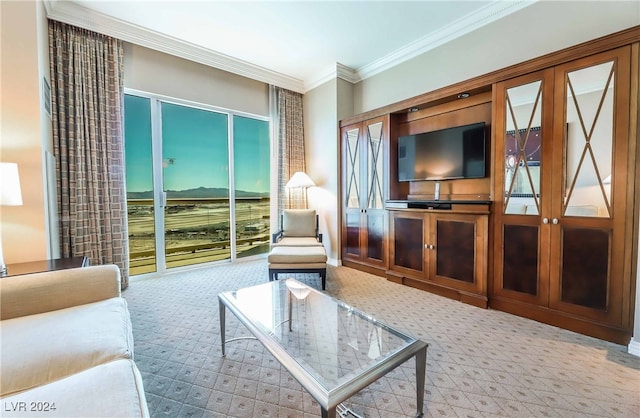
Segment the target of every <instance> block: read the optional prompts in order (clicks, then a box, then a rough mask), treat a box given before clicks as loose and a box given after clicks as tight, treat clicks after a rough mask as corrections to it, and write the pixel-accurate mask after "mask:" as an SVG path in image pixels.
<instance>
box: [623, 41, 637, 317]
mask: <svg viewBox="0 0 640 418" xmlns="http://www.w3.org/2000/svg"><path fill="white" fill-rule="evenodd" d="M629 101H630V103H629V107H630V109H629V159H630V160H631V161H630V167H631V168H632V169H631V170H629V176H627V179H633V180H634V181H629V182H628V183H629V184H628V185H627V202H626V204H627V205H628V206H627V207H628V208H629V209H628V212H629V214H628V216H629V217H630V219H628V225H632V227H631V234H630V235H631V236H630V237H628V239H629V240H630V242H629V241H627V242H628V243H629V244H628V245H627V246H626V247H625V257H624V264H625V266H626V267H625V272H624V275H625V277H628V278H629V280H631V282H632V283H631V284H630V285H629V286H627V285H626V283H625V287H626V288H629V289H630V294H631V295H636V294H637V288H638V285H639V283H638V281H637V278H638V274H640V271H638V263H637V262H636V263H633V260H638V257H639V256H640V249H639V248H638V239H639V238H640V236H639V235H640V225H639V224H640V216H639V215H638V214H639V212H640V181H638V179H640V129H638V123H640V43H635V44H633V45H631V82H630V91H629ZM632 161H635V170H634V169H633V167H634V165H633V164H631V162H632ZM627 268H628V269H629V270H628V271H627ZM629 299H630V300H629V303H630V306H629V308H628V316H627V318H625V319H626V321H628V322H627V323H628V324H630V328H631V329H633V326H634V325H633V324H634V314H635V311H636V309H638V308H640V307H637V306H635V301H636V298H634V297H630V298H629ZM637 327H638V326H637V324H636V329H637Z"/></svg>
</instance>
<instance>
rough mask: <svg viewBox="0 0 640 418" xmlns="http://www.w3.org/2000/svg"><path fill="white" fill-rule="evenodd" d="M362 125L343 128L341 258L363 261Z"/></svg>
mask: <svg viewBox="0 0 640 418" xmlns="http://www.w3.org/2000/svg"><path fill="white" fill-rule="evenodd" d="M361 131H362V126H361V124H357V125H353V126H346V127H344V128H342V131H341V136H342V173H343V178H342V204H343V215H342V218H343V219H342V257H343V258H345V259H351V260H355V261H359V260H360V259H361V258H362V252H361V250H362V217H363V209H362V208H363V203H362V193H361V190H362V164H361V159H362V152H361V145H362V141H361V139H360V136H361Z"/></svg>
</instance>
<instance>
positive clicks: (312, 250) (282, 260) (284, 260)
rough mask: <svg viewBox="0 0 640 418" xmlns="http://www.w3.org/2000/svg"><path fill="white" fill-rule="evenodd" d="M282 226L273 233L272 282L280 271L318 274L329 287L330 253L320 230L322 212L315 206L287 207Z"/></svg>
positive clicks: (270, 259) (269, 258)
mask: <svg viewBox="0 0 640 418" xmlns="http://www.w3.org/2000/svg"><path fill="white" fill-rule="evenodd" d="M281 225H282V228H281V229H280V230H279V231H278V232H276V233H275V234H273V236H272V241H271V252H270V253H269V257H268V260H269V281H273V280H276V279H277V278H278V274H279V273H292V272H299V273H318V274H319V275H320V278H321V279H322V290H324V289H325V287H326V275H327V253H326V252H325V250H324V245H323V244H322V234H321V233H319V232H318V215H317V214H316V211H315V210H313V209H287V210H285V211H284V212H283V214H282V216H281Z"/></svg>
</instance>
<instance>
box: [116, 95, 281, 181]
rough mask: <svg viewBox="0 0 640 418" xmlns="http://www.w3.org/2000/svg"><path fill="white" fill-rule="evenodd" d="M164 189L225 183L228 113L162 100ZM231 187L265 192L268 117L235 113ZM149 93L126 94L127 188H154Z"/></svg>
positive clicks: (268, 158)
mask: <svg viewBox="0 0 640 418" xmlns="http://www.w3.org/2000/svg"><path fill="white" fill-rule="evenodd" d="M161 113H162V122H161V125H162V166H163V181H164V189H165V190H188V189H196V188H199V187H206V188H227V187H228V182H229V160H228V159H229V157H228V155H229V150H228V141H227V132H228V128H229V126H228V125H229V120H228V119H229V118H228V116H227V114H224V113H216V112H212V111H208V110H203V109H196V108H192V107H187V106H181V105H176V104H172V103H164V102H163V103H161ZM232 122H233V132H234V138H233V147H234V149H233V151H234V171H235V173H236V174H235V187H236V189H237V190H244V191H250V192H256V193H264V192H269V179H270V174H269V162H270V150H269V122H267V121H263V120H257V119H251V118H247V117H241V116H237V115H234V116H233V119H232ZM151 131H152V127H151V110H150V99H148V98H143V97H137V96H132V95H125V158H126V165H127V191H128V192H143V191H149V190H152V189H153V186H152V185H153V179H152V145H151Z"/></svg>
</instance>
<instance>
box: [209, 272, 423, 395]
mask: <svg viewBox="0 0 640 418" xmlns="http://www.w3.org/2000/svg"><path fill="white" fill-rule="evenodd" d="M219 297H220V298H221V299H223V300H224V302H225V305H227V307H228V308H229V309H231V310H232V311H234V313H235V314H236V316H238V317H239V318H240V317H243V318H241V320H242V322H245V323H246V322H247V321H248V322H250V323H251V325H252V326H253V331H254V333H256V332H257V333H259V334H262V335H261V336H262V337H263V338H259V339H261V340H262V341H263V343H265V341H264V340H265V339H267V340H271V339H272V340H273V341H274V342H275V343H276V344H278V345H280V346H281V347H282V348H283V349H284V350H285V351H286V353H287V354H288V355H289V356H290V357H291V358H292V359H293V360H294V361H296V362H297V363H298V364H299V365H300V366H301V367H302V368H303V369H304V370H305V372H306V373H308V374H309V375H310V376H311V377H313V379H315V380H316V381H317V382H318V383H319V384H320V385H321V386H322V387H324V389H325V390H327V391H332V390H333V389H335V388H339V387H341V386H343V385H344V384H345V383H346V382H349V381H350V380H352V379H354V378H357V377H358V376H362V375H363V374H366V373H367V372H368V371H370V370H372V369H374V368H376V367H377V366H378V365H380V364H381V363H384V362H385V360H386V359H390V358H391V357H393V356H394V355H395V354H397V353H398V352H399V351H402V350H407V349H415V347H413V346H414V345H417V346H420V345H422V346H423V345H425V344H424V343H422V342H420V341H419V340H416V339H415V338H413V337H411V336H409V335H406V334H404V333H402V332H400V331H398V330H396V329H393V328H392V327H389V326H387V325H385V324H383V323H381V322H379V321H378V320H376V318H374V317H372V316H370V315H368V314H366V313H363V312H361V311H359V310H357V309H354V308H353V307H351V306H349V305H347V304H346V303H344V302H341V301H339V300H336V299H334V298H331V297H329V296H328V295H326V294H324V293H321V292H319V291H317V290H315V289H313V288H310V287H308V286H306V285H304V284H302V283H300V282H298V281H296V280H294V279H286V280H277V281H274V282H269V283H265V284H261V285H257V286H252V287H249V288H244V289H240V290H237V291H232V292H226V293H222V294H221V295H220V296H219ZM289 317H290V321H289ZM267 343H268V341H267ZM410 351H413V350H410Z"/></svg>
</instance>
